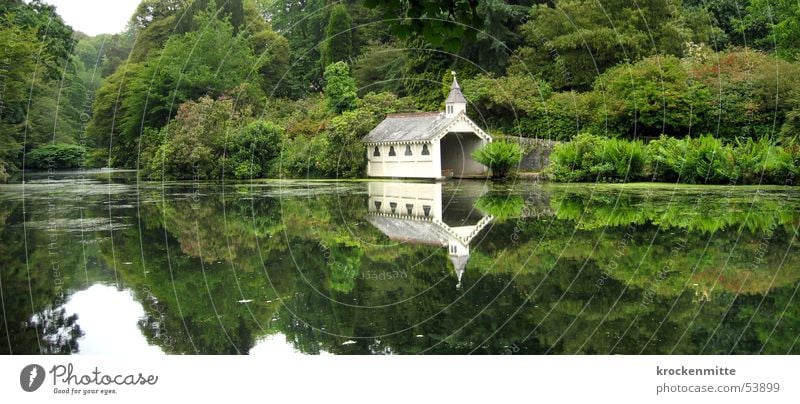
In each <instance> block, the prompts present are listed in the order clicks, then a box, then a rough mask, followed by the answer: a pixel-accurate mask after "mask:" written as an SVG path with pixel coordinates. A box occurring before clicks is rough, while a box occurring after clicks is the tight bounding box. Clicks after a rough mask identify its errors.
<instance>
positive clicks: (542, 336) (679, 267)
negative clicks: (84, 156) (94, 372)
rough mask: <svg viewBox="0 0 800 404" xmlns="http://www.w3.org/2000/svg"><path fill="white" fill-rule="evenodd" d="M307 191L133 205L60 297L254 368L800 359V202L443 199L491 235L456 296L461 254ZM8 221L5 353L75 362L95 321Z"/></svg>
mask: <svg viewBox="0 0 800 404" xmlns="http://www.w3.org/2000/svg"><path fill="white" fill-rule="evenodd" d="M340 186H341V187H342V188H337V187H340ZM310 188H311V189H299V188H284V187H276V186H272V185H264V186H254V187H247V188H236V187H226V188H222V187H221V186H219V185H212V184H207V185H203V188H202V189H201V190H202V192H201V193H200V194H199V196H198V197H187V196H186V195H187V194H190V193H191V190H189V189H185V188H180V187H174V188H171V189H170V192H168V193H167V194H163V193H162V190H161V189H155V188H143V189H139V190H137V192H138V194H136V193H133V192H132V193H129V194H125V195H120V196H118V197H117V198H118V199H117V200H115V201H114V203H118V204H120V205H130V206H135V207H136V209H134V208H130V209H128V210H125V211H123V212H121V213H119V214H118V216H120V217H123V219H120V220H123V221H124V222H125V223H127V224H129V226H127V227H123V228H121V229H119V230H117V231H115V232H113V234H111V233H109V232H108V231H94V232H92V233H91V234H87V235H86V237H87V238H88V239H90V240H91V243H88V244H80V243H77V242H76V241H75V239H74V238H70V237H61V238H60V240H61V241H60V242H61V243H62V244H61V245H60V247H59V248H61V251H63V256H65V257H79V258H70V259H66V258H65V261H64V262H62V266H61V267H62V268H64V270H65V272H67V271H68V273H65V274H64V279H63V280H64V291H65V292H66V294H67V295H69V294H70V293H74V291H76V290H80V289H82V288H85V287H86V285H88V284H92V283H95V282H100V281H107V280H109V279H115V281H116V282H118V286H119V287H122V288H127V289H130V290H131V291H133V294H134V296H135V298H136V299H137V300H138V301H139V302H141V303H142V306H143V307H144V308H145V311H146V313H147V315H146V317H145V318H143V319H141V320H140V322H139V328H140V330H141V332H142V333H143V334H144V335H145V337H146V338H147V340H148V342H149V343H151V344H155V345H158V346H160V347H162V349H163V350H164V351H166V352H168V353H190V354H194V353H203V354H235V353H247V352H248V351H249V349H250V348H251V347H252V346H253V345H254V344H255V341H258V340H261V339H263V338H265V337H267V336H269V335H273V334H283V335H284V336H285V337H286V340H287V341H289V343H291V344H292V345H293V346H294V347H295V348H296V349H298V350H300V351H301V352H305V353H319V352H322V351H325V352H331V353H339V354H386V353H493V354H501V353H506V352H512V351H513V352H518V353H537V354H539V353H584V354H595V353H599V354H605V353H625V354H636V353H653V354H667V353H686V354H700V353H702V354H716V353H724V354H727V353H731V352H733V353H797V351H798V349H800V348H798V346H797V344H795V340H796V337H797V330H798V329H800V313H799V310H798V309H797V304H796V295H795V293H794V292H795V290H796V288H797V287H798V284H799V283H798V281H799V280H800V258H799V256H798V254H797V253H796V250H795V248H794V244H793V243H794V242H795V241H794V240H795V237H796V236H797V229H798V225H800V210H799V209H798V206H800V201H798V196H797V194H796V193H795V192H794V191H790V190H788V189H784V188H776V189H773V190H762V191H761V192H758V193H754V192H752V193H751V192H749V191H748V192H745V191H744V189H743V191H740V192H738V193H736V194H728V193H727V192H726V191H725V190H720V191H719V192H717V191H714V190H710V189H711V188H708V189H704V190H702V192H701V191H696V190H691V189H687V190H679V191H677V192H673V191H672V190H666V191H660V190H658V189H650V190H641V189H636V188H631V187H623V188H613V187H608V188H604V189H576V188H575V187H563V186H552V187H550V186H544V187H542V186H536V187H531V186H527V185H524V184H523V185H519V184H518V185H516V186H514V187H511V186H509V185H507V184H503V185H501V186H497V187H488V189H487V190H486V192H485V193H483V195H482V196H481V195H480V194H479V195H478V196H475V195H474V194H473V196H475V197H474V198H473V197H472V196H470V197H469V198H467V197H466V196H465V194H461V193H460V192H463V191H462V190H461V189H463V188H459V187H449V186H446V187H444V188H443V191H442V196H441V198H442V201H443V206H445V205H446V206H452V209H453V212H455V211H457V212H460V213H458V215H462V214H463V213H464V212H467V215H468V216H469V215H470V214H471V213H469V212H471V211H473V210H474V211H477V212H479V213H480V216H481V217H486V216H492V217H494V218H495V219H496V220H495V221H493V222H492V223H491V224H490V225H488V226H487V227H486V228H485V229H484V230H483V231H482V232H480V233H479V235H478V236H477V237H475V238H474V239H472V240H471V243H468V244H470V245H469V248H470V250H469V253H470V255H469V256H470V258H469V265H468V266H467V268H466V271H465V272H464V273H463V279H462V286H461V288H460V289H455V288H453V284H454V282H455V281H456V274H455V273H454V270H453V263H452V262H451V258H452V257H451V255H452V253H451V252H450V250H449V249H448V248H442V247H441V245H440V244H437V245H426V244H414V243H410V242H398V241H397V240H392V239H390V237H389V235H387V234H386V232H384V231H383V230H382V229H381V228H378V227H375V226H373V225H372V224H371V222H370V221H369V217H370V216H369V209H370V208H369V206H371V205H370V203H371V202H374V200H373V199H374V198H373V199H370V195H371V194H370V192H369V191H368V190H367V189H366V188H367V186H366V185H364V184H357V183H356V184H345V185H337V186H330V185H329V184H319V185H312V186H310ZM475 189H478V188H477V187H476V188H473V189H472V191H469V192H473V191H474V190H475ZM223 191H224V192H223ZM481 192H484V191H481ZM104 198H105V197H104V196H101V197H98V198H97V199H96V200H92V199H91V198H88V199H87V200H86V201H84V202H85V204H86V206H88V207H89V208H87V209H86V210H85V211H84V212H83V214H84V215H85V216H86V217H102V216H103V215H107V210H106V208H105V206H104V205H103V203H104ZM137 201H143V202H142V203H141V204H140V205H138V206H136V203H137ZM447 201H453V202H452V203H451V205H448V204H447ZM465 201H469V202H468V203H465ZM65 203H66V202H65ZM387 203H388V202H387ZM398 206H399V207H400V208H401V209H404V208H406V206H405V202H404V204H401V205H398ZM421 206H422V205H420V207H421ZM0 207H2V210H1V211H0V213H2V215H0V218H4V220H5V221H4V224H3V226H2V228H0V234H2V238H1V239H0V240H2V241H0V249H2V253H0V260H2V262H0V265H2V288H3V296H4V302H5V303H6V306H5V307H6V312H5V316H6V318H4V320H6V321H4V324H7V326H4V328H3V334H2V335H0V337H2V338H3V339H4V340H5V339H8V340H9V341H10V347H8V346H5V345H7V344H0V346H3V349H5V351H3V353H11V351H12V350H13V353H37V352H40V346H43V345H47V346H46V347H44V348H43V349H41V351H42V352H45V353H69V352H75V351H76V350H78V349H79V348H80V347H79V346H77V343H76V341H77V337H78V336H79V335H80V329H79V327H78V325H79V324H80V319H79V318H78V319H75V318H74V317H66V316H65V313H64V312H63V311H59V309H58V308H59V307H61V305H62V303H63V301H62V300H60V298H59V295H58V293H57V291H56V290H55V288H54V286H53V285H54V283H53V279H52V271H48V270H47V264H48V261H47V260H48V257H47V254H46V252H47V251H46V248H47V247H46V246H47V243H48V241H49V235H48V233H47V231H46V230H31V231H30V233H29V235H28V236H29V237H28V242H29V247H30V249H29V252H28V254H27V264H26V254H25V251H24V246H23V244H22V241H21V240H23V238H22V237H21V233H20V232H21V231H22V230H21V226H19V224H20V223H22V221H23V217H22V214H21V206H20V205H19V204H17V203H14V202H10V201H6V200H4V201H2V202H0ZM41 208H42V207H41V205H37V204H36V203H35V202H33V203H31V205H30V206H29V209H30V210H31V211H33V212H35V211H36V209H41ZM416 208H417V207H412V213H414V210H413V209H416ZM473 208H474V209H473ZM445 210H447V209H445ZM420 212H422V213H421V214H422V215H424V210H420ZM401 213H402V212H401ZM137 215H138V216H137ZM441 217H442V218H443V222H444V221H448V223H451V224H452V226H455V227H458V226H462V225H464V226H467V225H470V223H473V222H476V223H477V222H478V221H480V220H481V219H480V217H477V218H474V219H463V220H461V221H459V220H457V218H454V217H453V216H452V215H449V214H447V213H442V216H441ZM452 226H451V227H452ZM112 240H113V245H112V243H111V241H112ZM85 246H88V248H84V247H85ZM84 253H85V254H86V256H87V259H86V260H87V262H88V263H89V265H88V269H87V270H86V273H84V266H83V264H82V261H80V260H82V258H80V257H83V254H84ZM26 265H28V267H30V268H34V269H33V270H31V271H30V278H29V275H28V272H27V271H26V269H25V268H26ZM29 281H30V285H31V287H32V292H31V294H29V293H28V283H29ZM31 297H33V302H31ZM31 307H33V308H34V310H33V311H32V310H31ZM35 315H40V318H41V322H38V323H35V324H37V325H38V330H39V331H40V332H39V334H40V335H39V337H37V336H36V332H35V329H34V328H33V327H34V323H33V322H30V320H31V319H33V318H34V316H35ZM42 331H44V332H42ZM9 348H11V349H9ZM512 348H513V350H512Z"/></svg>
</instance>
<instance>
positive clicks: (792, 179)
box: [548, 133, 800, 184]
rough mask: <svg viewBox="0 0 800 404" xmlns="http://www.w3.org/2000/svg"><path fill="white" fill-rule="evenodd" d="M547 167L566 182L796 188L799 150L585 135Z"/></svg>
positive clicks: (559, 149)
mask: <svg viewBox="0 0 800 404" xmlns="http://www.w3.org/2000/svg"><path fill="white" fill-rule="evenodd" d="M550 161H551V164H550V167H549V168H548V171H549V173H550V174H551V176H552V178H553V179H554V180H556V181H561V182H595V181H597V182H631V181H641V180H649V181H658V182H681V183H691V184H796V183H797V182H798V176H800V147H797V146H790V147H782V146H778V145H775V144H773V143H771V142H770V141H768V140H766V139H759V140H753V139H747V140H745V141H740V140H739V141H736V142H734V143H724V142H723V141H722V140H720V139H717V138H714V137H712V136H709V135H705V136H701V137H699V138H690V137H686V138H683V139H678V138H673V137H668V136H663V135H662V136H661V137H660V138H659V139H656V140H654V141H652V142H650V143H649V144H647V145H645V144H644V143H642V142H641V141H636V140H633V141H632V140H624V139H616V138H607V137H602V136H596V135H591V134H585V133H584V134H580V135H578V136H576V137H575V138H574V139H573V140H572V141H571V142H568V143H562V144H558V145H556V147H555V149H554V150H553V154H552V155H551V156H550Z"/></svg>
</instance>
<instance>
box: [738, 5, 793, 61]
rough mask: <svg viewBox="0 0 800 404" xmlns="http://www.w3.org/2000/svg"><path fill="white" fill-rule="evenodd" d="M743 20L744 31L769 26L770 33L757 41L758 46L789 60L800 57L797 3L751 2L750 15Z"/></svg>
mask: <svg viewBox="0 0 800 404" xmlns="http://www.w3.org/2000/svg"><path fill="white" fill-rule="evenodd" d="M741 20H742V28H741V29H743V30H747V29H750V30H753V29H758V28H761V27H766V32H767V34H766V35H765V36H764V37H761V38H755V41H754V43H755V45H757V46H760V47H761V48H762V49H767V50H772V51H774V52H775V53H776V54H777V55H778V56H780V57H782V58H785V59H788V60H798V58H799V57H800V39H798V36H797V32H798V31H800V7H798V5H797V2H796V1H792V0H750V2H749V4H748V5H747V15H746V16H745V17H744V18H742V19H741Z"/></svg>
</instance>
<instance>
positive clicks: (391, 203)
mask: <svg viewBox="0 0 800 404" xmlns="http://www.w3.org/2000/svg"><path fill="white" fill-rule="evenodd" d="M389 207H390V208H391V209H392V213H396V212H395V211H396V210H397V202H389Z"/></svg>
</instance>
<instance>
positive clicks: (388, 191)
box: [367, 182, 493, 288]
mask: <svg viewBox="0 0 800 404" xmlns="http://www.w3.org/2000/svg"><path fill="white" fill-rule="evenodd" d="M470 185H472V186H470ZM367 190H368V194H369V199H368V202H367V209H368V212H369V213H368V216H367V220H368V221H369V222H370V223H371V224H372V225H373V226H375V227H376V228H377V229H378V230H380V231H381V233H383V234H385V235H386V236H387V237H389V238H390V239H392V240H396V241H400V242H404V243H410V244H423V245H434V246H441V247H444V248H446V249H447V253H448V255H449V257H450V261H451V262H452V263H453V269H454V270H455V273H456V276H457V278H458V284H457V285H456V287H457V288H460V287H461V278H462V276H463V274H464V270H465V269H466V267H467V261H468V260H469V246H470V242H471V241H472V240H473V239H474V238H475V237H476V236H477V235H478V233H480V231H481V230H483V228H484V227H486V226H487V225H488V224H489V223H491V222H492V220H493V217H492V216H491V215H485V214H484V213H483V212H482V211H480V210H478V209H475V207H474V205H475V202H476V201H477V200H478V198H480V197H481V195H483V194H484V193H486V186H485V185H482V186H476V184H470V183H463V184H458V189H457V190H456V192H453V193H452V197H451V198H450V199H448V200H447V201H445V202H446V205H444V206H443V204H442V184H441V183H427V184H417V183H408V182H372V183H368V184H367Z"/></svg>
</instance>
